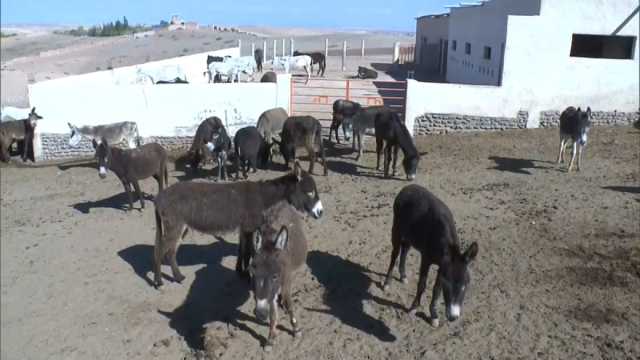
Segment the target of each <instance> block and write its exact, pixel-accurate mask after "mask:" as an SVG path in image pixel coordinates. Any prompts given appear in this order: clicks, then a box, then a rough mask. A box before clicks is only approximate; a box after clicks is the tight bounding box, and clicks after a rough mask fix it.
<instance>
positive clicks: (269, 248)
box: [249, 201, 307, 351]
mask: <svg viewBox="0 0 640 360" xmlns="http://www.w3.org/2000/svg"><path fill="white" fill-rule="evenodd" d="M302 229H303V228H302V219H301V216H300V214H298V212H297V211H296V209H295V208H293V207H292V206H291V205H289V203H287V202H286V201H281V202H279V203H278V204H276V205H275V206H273V207H271V208H270V209H269V210H267V212H266V213H265V223H264V225H262V226H261V227H260V228H259V229H258V230H257V231H256V232H255V234H254V236H253V242H252V243H253V260H252V262H251V266H250V267H249V272H250V273H251V279H252V285H253V295H254V298H255V300H256V307H255V314H256V317H258V319H260V320H262V321H266V320H267V317H268V318H269V337H268V338H267V343H266V344H265V350H266V351H269V350H271V347H272V346H273V342H274V340H275V337H276V327H277V325H278V297H279V296H280V297H281V303H282V306H283V307H284V309H285V311H286V312H287V313H288V314H289V317H290V319H291V326H292V327H293V334H294V336H296V337H298V336H299V335H300V328H298V320H297V319H296V316H295V313H294V309H293V301H292V300H291V283H292V282H293V278H294V275H295V271H296V270H298V269H300V268H301V267H302V265H304V263H305V262H306V260H307V239H306V238H305V236H304V231H303V230H302Z"/></svg>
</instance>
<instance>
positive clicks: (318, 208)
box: [311, 200, 324, 219]
mask: <svg viewBox="0 0 640 360" xmlns="http://www.w3.org/2000/svg"><path fill="white" fill-rule="evenodd" d="M323 212H324V209H323V207H322V201H320V200H318V202H316V204H315V205H313V208H312V209H311V215H313V217H314V218H316V219H320V218H321V217H322V213H323Z"/></svg>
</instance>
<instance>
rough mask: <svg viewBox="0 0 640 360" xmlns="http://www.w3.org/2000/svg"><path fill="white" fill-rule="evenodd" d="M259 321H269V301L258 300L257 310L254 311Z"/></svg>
mask: <svg viewBox="0 0 640 360" xmlns="http://www.w3.org/2000/svg"><path fill="white" fill-rule="evenodd" d="M253 313H254V314H255V315H256V317H257V318H258V320H260V321H267V319H268V318H269V302H268V301H267V300H256V308H255V309H254V310H253Z"/></svg>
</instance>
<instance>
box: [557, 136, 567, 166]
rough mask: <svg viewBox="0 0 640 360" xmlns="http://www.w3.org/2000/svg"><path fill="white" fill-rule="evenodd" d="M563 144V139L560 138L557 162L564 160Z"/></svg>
mask: <svg viewBox="0 0 640 360" xmlns="http://www.w3.org/2000/svg"><path fill="white" fill-rule="evenodd" d="M564 144H565V140H564V139H563V138H560V150H558V164H560V163H562V162H564V156H563V154H562V153H563V152H564Z"/></svg>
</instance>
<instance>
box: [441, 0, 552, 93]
mask: <svg viewBox="0 0 640 360" xmlns="http://www.w3.org/2000/svg"><path fill="white" fill-rule="evenodd" d="M540 1H541V0H492V1H488V2H485V3H484V5H482V6H474V7H463V8H452V9H451V14H450V17H449V55H448V62H447V77H446V79H447V81H448V82H452V83H461V84H484V85H498V84H499V81H500V74H499V72H500V61H501V57H502V49H501V48H502V44H503V43H504V42H505V39H506V34H507V18H508V15H510V14H519V15H529V16H531V15H537V14H539V12H540ZM453 40H456V41H457V49H456V50H455V51H454V50H453V49H452V42H453ZM465 43H469V44H471V54H470V55H467V54H465ZM523 45H524V46H526V43H525V44H523ZM485 46H489V47H491V59H490V60H486V59H484V58H483V54H484V47H485Z"/></svg>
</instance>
